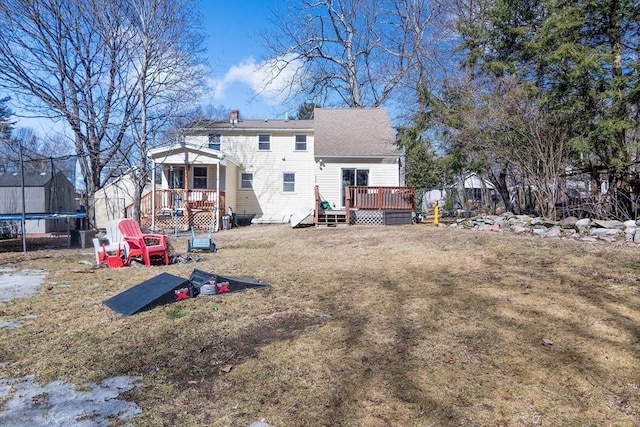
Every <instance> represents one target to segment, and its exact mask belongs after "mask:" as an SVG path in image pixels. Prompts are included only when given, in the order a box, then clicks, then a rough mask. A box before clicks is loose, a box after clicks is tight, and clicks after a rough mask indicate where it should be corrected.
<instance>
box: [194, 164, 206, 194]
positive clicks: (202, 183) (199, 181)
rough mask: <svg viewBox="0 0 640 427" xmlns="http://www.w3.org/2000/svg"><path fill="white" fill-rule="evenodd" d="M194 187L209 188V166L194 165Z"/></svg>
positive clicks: (199, 188)
mask: <svg viewBox="0 0 640 427" xmlns="http://www.w3.org/2000/svg"><path fill="white" fill-rule="evenodd" d="M193 188H195V189H198V190H203V189H206V188H207V167H206V166H204V167H203V166H194V167H193Z"/></svg>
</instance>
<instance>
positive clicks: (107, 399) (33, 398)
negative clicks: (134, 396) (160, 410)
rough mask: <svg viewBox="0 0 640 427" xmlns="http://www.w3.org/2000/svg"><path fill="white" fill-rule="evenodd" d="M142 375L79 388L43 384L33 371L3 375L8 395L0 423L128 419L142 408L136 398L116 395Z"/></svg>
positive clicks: (86, 426) (87, 426) (84, 424)
mask: <svg viewBox="0 0 640 427" xmlns="http://www.w3.org/2000/svg"><path fill="white" fill-rule="evenodd" d="M141 380H142V378H141V377H124V376H123V377H114V378H107V379H106V380H104V381H102V382H101V383H100V384H87V385H86V386H85V387H84V388H86V389H89V391H78V390H77V389H76V388H75V387H74V386H73V384H67V383H64V382H63V381H53V382H50V383H49V384H45V385H44V386H40V385H38V384H36V383H35V382H34V381H33V375H28V376H25V377H22V378H9V379H0V398H3V399H4V398H9V399H8V400H7V402H6V404H5V406H4V407H5V410H4V411H2V412H0V425H2V426H5V427H14V426H15V427H22V426H26V425H28V426H52V427H53V426H70V427H94V426H98V427H100V426H105V427H106V426H108V425H110V424H111V422H110V421H109V420H108V418H110V417H116V418H118V419H121V420H125V419H129V418H131V417H133V416H134V415H136V414H139V413H140V412H142V409H141V408H140V407H139V406H138V405H136V404H135V403H134V402H128V401H124V400H119V399H117V397H118V396H119V395H120V394H122V393H124V392H126V391H129V390H132V389H133V388H135V387H136V386H137V385H138V384H136V383H138V382H139V381H141Z"/></svg>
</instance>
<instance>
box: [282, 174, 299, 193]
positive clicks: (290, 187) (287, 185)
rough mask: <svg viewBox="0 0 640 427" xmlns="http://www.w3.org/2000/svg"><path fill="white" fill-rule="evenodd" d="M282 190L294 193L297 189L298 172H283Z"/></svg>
mask: <svg viewBox="0 0 640 427" xmlns="http://www.w3.org/2000/svg"><path fill="white" fill-rule="evenodd" d="M282 191H283V192H285V193H293V192H294V191H296V174H295V173H293V172H285V173H283V174H282Z"/></svg>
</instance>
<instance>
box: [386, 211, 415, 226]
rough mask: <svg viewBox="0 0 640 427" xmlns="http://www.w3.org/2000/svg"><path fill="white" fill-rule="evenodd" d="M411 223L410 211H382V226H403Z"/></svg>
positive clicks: (411, 214)
mask: <svg viewBox="0 0 640 427" xmlns="http://www.w3.org/2000/svg"><path fill="white" fill-rule="evenodd" d="M412 222H413V213H412V212H411V211H400V210H398V211H384V225H403V224H411V223H412Z"/></svg>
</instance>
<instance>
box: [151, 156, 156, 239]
mask: <svg viewBox="0 0 640 427" xmlns="http://www.w3.org/2000/svg"><path fill="white" fill-rule="evenodd" d="M151 231H156V159H151Z"/></svg>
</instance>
